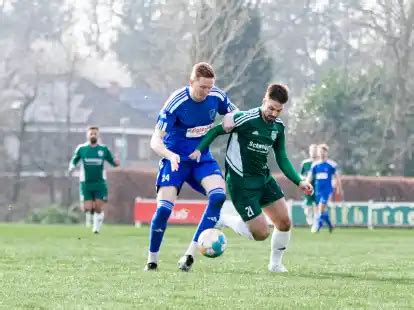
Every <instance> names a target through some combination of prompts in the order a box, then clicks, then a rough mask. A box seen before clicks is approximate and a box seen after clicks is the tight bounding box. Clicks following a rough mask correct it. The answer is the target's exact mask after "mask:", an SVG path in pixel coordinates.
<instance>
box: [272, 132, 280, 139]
mask: <svg viewBox="0 0 414 310" xmlns="http://www.w3.org/2000/svg"><path fill="white" fill-rule="evenodd" d="M277 133H278V132H277V131H274V130H273V131H272V136H271V137H272V140H276V138H277Z"/></svg>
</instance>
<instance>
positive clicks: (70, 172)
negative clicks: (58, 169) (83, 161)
mask: <svg viewBox="0 0 414 310" xmlns="http://www.w3.org/2000/svg"><path fill="white" fill-rule="evenodd" d="M74 170H75V169H71V168H69V169H68V175H69V176H71V175H72V173H73V171H74Z"/></svg>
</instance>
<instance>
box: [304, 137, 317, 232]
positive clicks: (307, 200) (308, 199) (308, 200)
mask: <svg viewBox="0 0 414 310" xmlns="http://www.w3.org/2000/svg"><path fill="white" fill-rule="evenodd" d="M318 159H319V156H318V145H317V144H311V145H309V158H307V159H305V160H304V161H302V164H301V166H300V175H301V176H302V177H303V178H307V177H308V174H309V171H310V169H311V166H312V163H314V162H316V161H317V160H318ZM312 185H313V184H312ZM315 207H316V203H315V194H312V195H304V199H303V205H302V208H303V212H304V213H305V216H306V222H307V223H308V225H309V226H312V225H313V222H314V220H313V217H314V214H315Z"/></svg>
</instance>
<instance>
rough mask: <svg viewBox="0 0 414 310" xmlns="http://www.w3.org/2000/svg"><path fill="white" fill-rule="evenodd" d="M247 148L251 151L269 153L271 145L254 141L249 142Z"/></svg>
mask: <svg viewBox="0 0 414 310" xmlns="http://www.w3.org/2000/svg"><path fill="white" fill-rule="evenodd" d="M247 148H248V149H249V150H251V151H255V152H259V153H264V154H267V153H268V152H269V148H270V145H266V144H260V143H255V142H253V141H250V142H249V145H248V146H247Z"/></svg>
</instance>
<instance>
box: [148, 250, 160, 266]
mask: <svg viewBox="0 0 414 310" xmlns="http://www.w3.org/2000/svg"><path fill="white" fill-rule="evenodd" d="M158 254H159V252H148V261H147V263H156V264H158Z"/></svg>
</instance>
